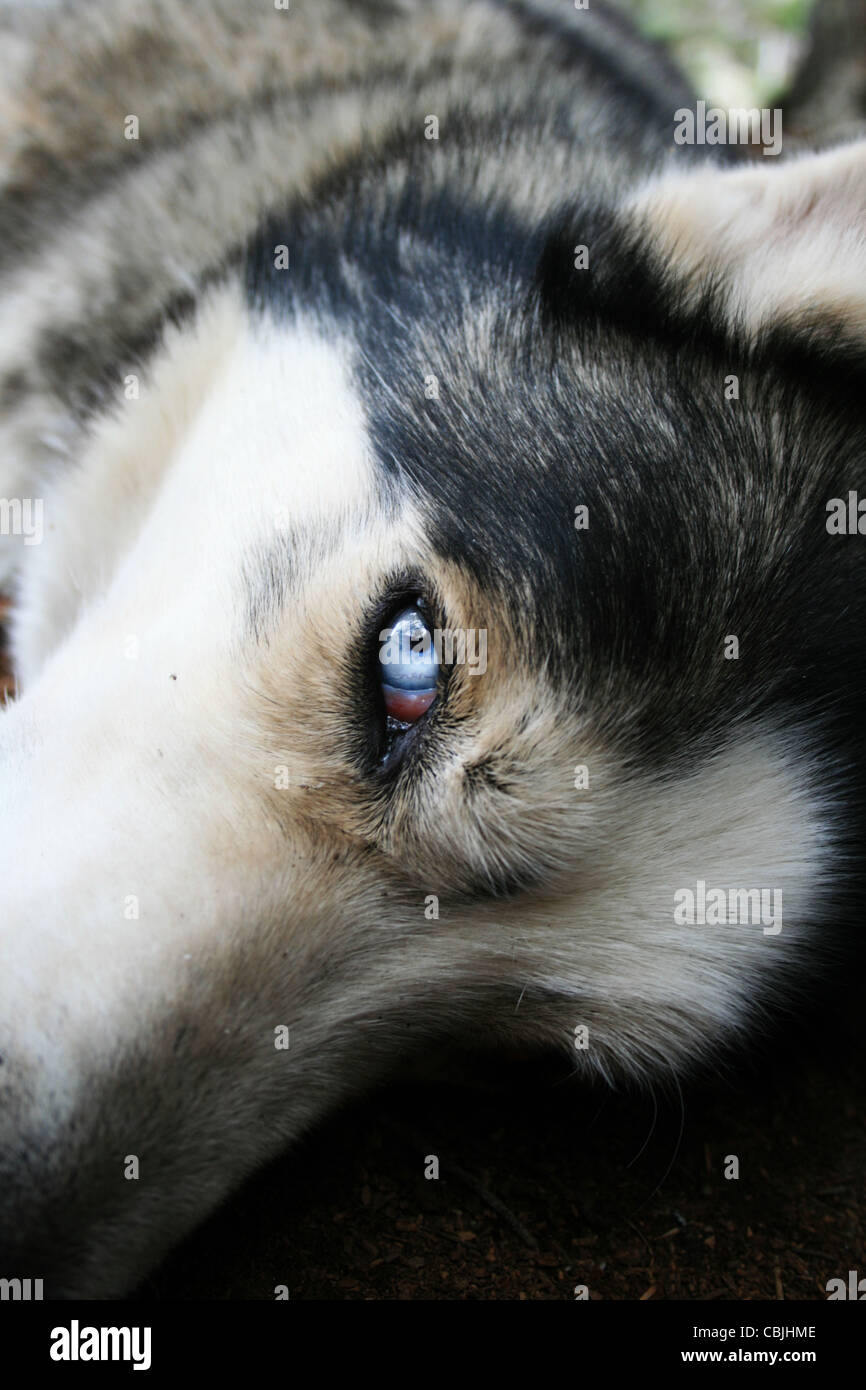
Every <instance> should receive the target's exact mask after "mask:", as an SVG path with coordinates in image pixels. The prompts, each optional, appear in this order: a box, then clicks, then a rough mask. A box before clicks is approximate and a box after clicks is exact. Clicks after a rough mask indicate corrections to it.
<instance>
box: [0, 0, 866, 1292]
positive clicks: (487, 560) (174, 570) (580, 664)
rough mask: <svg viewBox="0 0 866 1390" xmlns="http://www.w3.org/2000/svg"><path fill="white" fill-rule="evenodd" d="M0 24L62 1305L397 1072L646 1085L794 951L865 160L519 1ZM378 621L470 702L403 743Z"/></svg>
mask: <svg viewBox="0 0 866 1390" xmlns="http://www.w3.org/2000/svg"><path fill="white" fill-rule="evenodd" d="M6 22H7V23H10V22H11V23H13V27H14V28H15V37H14V42H13V45H12V48H11V50H10V51H11V52H13V53H14V55H15V62H14V63H13V64H12V71H13V77H12V80H11V81H10V83H9V88H8V90H7V93H6V102H5V105H4V108H3V120H4V126H3V128H2V132H0V138H2V141H3V143H2V145H0V178H2V188H3V196H2V200H0V231H2V233H3V250H2V255H0V269H2V274H3V280H2V290H3V296H2V300H0V403H2V411H3V414H2V419H0V497H2V498H4V499H7V500H9V499H38V500H41V501H44V512H43V515H44V535H43V536H42V537H41V540H42V543H41V544H39V545H35V544H32V545H28V544H27V543H26V542H27V540H28V539H29V540H34V539H36V537H35V536H32V535H31V536H30V537H27V536H14V535H10V536H2V537H0V564H2V565H3V566H4V569H5V574H6V577H7V580H10V581H12V580H14V585H15V600H16V602H15V616H14V626H13V654H14V658H15V663H16V669H17V675H18V682H19V698H18V699H17V700H16V702H15V703H13V704H12V705H10V706H9V707H8V708H7V709H6V711H5V712H4V713H3V715H2V719H0V777H2V783H0V785H2V833H0V883H2V895H3V897H2V919H0V929H2V940H0V950H2V997H0V1057H2V1066H0V1097H2V1111H0V1249H2V1251H3V1261H2V1266H3V1268H2V1271H0V1272H2V1273H3V1274H4V1275H6V1276H13V1275H16V1274H20V1275H22V1276H23V1275H32V1276H34V1277H43V1278H45V1279H46V1281H47V1283H48V1287H49V1288H50V1290H51V1291H52V1292H53V1293H54V1294H59V1295H64V1294H74V1293H82V1294H85V1295H89V1296H99V1295H102V1296H105V1295H109V1296H110V1295H116V1294H119V1293H122V1292H123V1291H125V1290H127V1289H129V1288H130V1287H131V1286H132V1285H133V1284H134V1282H135V1280H136V1279H137V1278H139V1277H140V1276H141V1275H142V1274H143V1273H144V1272H145V1271H146V1270H147V1268H148V1267H149V1266H151V1265H152V1264H153V1263H154V1262H155V1261H156V1260H157V1259H158V1258H159V1257H160V1255H161V1254H162V1253H163V1252H164V1251H165V1249H166V1248H167V1247H168V1245H169V1244H170V1243H171V1242H172V1241H174V1240H176V1239H178V1238H179V1237H180V1236H181V1235H182V1234H183V1233H184V1232H185V1231H187V1230H189V1229H190V1228H191V1226H192V1225H194V1224H195V1222H196V1221H198V1220H199V1219H201V1217H202V1216H203V1215H204V1214H206V1212H207V1211H208V1210H209V1209H211V1208H212V1207H213V1206H214V1205H215V1204H216V1203H217V1202H218V1201H219V1200H220V1199H221V1198H222V1197H223V1196H224V1195H225V1194H226V1193H227V1192H228V1191H230V1190H231V1188H232V1187H233V1186H234V1185H236V1184H237V1183H238V1182H239V1181H240V1180H241V1179H242V1178H243V1176H244V1175H245V1174H247V1173H249V1172H250V1171H252V1170H253V1169H254V1168H255V1167H256V1166H258V1165H259V1164H261V1163H262V1162H263V1161H264V1160H265V1159H267V1158H268V1157H270V1156H271V1155H273V1154H274V1153H276V1152H278V1151H279V1150H280V1149H281V1148H282V1147H283V1146H284V1145H285V1144H287V1143H288V1142H289V1141H291V1140H292V1139H293V1138H294V1137H295V1136H297V1135H298V1134H299V1133H300V1132H302V1131H303V1130H304V1129H306V1128H307V1127H309V1126H310V1125H311V1124H312V1123H313V1122H314V1121H315V1120H316V1119H317V1118H318V1117H319V1116H320V1115H322V1114H323V1113H325V1112H326V1110H328V1109H329V1108H331V1107H332V1106H333V1105H335V1104H336V1103H337V1102H339V1101H340V1100H341V1099H342V1098H343V1097H345V1096H347V1095H350V1094H353V1093H356V1092H357V1091H358V1090H359V1089H361V1088H363V1087H364V1086H366V1085H368V1084H370V1083H372V1082H374V1081H376V1080H377V1079H378V1078H380V1077H383V1076H385V1075H387V1074H388V1072H389V1071H390V1070H391V1069H393V1067H394V1066H395V1065H396V1064H397V1063H398V1062H401V1061H402V1060H404V1059H406V1058H411V1057H412V1056H413V1055H416V1054H417V1053H419V1052H422V1051H423V1050H424V1049H426V1048H429V1047H432V1046H436V1045H438V1044H439V1042H440V1041H441V1040H443V1039H450V1038H457V1039H459V1040H460V1041H461V1042H463V1043H469V1044H474V1043H483V1044H484V1045H485V1046H490V1045H494V1046H495V1045H496V1044H497V1043H499V1042H501V1043H502V1044H503V1045H504V1046H508V1047H512V1046H514V1045H517V1046H524V1047H538V1046H551V1045H552V1046H565V1047H566V1048H568V1049H570V1050H571V1052H572V1055H573V1056H574V1058H575V1061H576V1062H577V1063H578V1064H579V1065H580V1066H583V1067H586V1068H587V1069H591V1070H594V1071H595V1072H596V1073H601V1074H602V1075H606V1076H610V1075H615V1074H617V1073H629V1074H632V1075H637V1076H651V1075H665V1074H669V1073H672V1072H673V1073H676V1072H680V1071H682V1070H684V1069H686V1068H688V1067H689V1066H690V1065H691V1064H692V1063H694V1062H696V1061H699V1060H702V1059H705V1058H707V1057H708V1056H711V1055H713V1053H714V1051H715V1050H716V1049H717V1048H718V1047H720V1046H724V1045H726V1044H728V1043H730V1042H731V1041H732V1040H734V1039H736V1038H737V1037H739V1036H740V1035H741V1033H743V1032H744V1031H746V1030H747V1029H748V1028H750V1027H753V1026H754V1025H755V1024H758V1023H760V1021H761V1018H762V1016H763V1015H764V1014H765V1012H766V1011H767V1009H768V1007H770V1006H772V1005H774V1004H776V1003H778V1002H780V1001H781V1002H784V1001H787V1000H789V999H793V998H796V996H797V993H798V991H799V992H804V991H805V990H806V989H807V988H808V986H809V983H810V979H811V978H812V977H813V976H814V973H815V971H816V970H820V969H821V968H823V964H824V963H825V962H826V961H827V960H828V959H829V958H830V956H831V955H832V952H833V950H834V949H835V943H836V940H837V938H836V936H834V935H833V933H834V932H835V931H836V929H837V927H838V924H839V923H840V922H841V921H842V920H843V918H844V909H845V903H846V898H847V896H848V895H849V893H850V888H851V884H852V882H853V875H854V872H855V870H856V868H857V864H856V855H855V853H854V851H855V847H856V843H857V840H856V837H857V836H858V834H859V830H860V824H861V788H862V785H863V771H864V768H863V759H864V745H863V738H862V735H861V733H860V730H859V728H858V720H857V714H858V703H859V698H860V694H861V691H862V688H863V674H864V664H863V663H864V633H866V613H864V593H866V585H864V582H863V573H862V569H863V560H862V558H861V546H862V544H863V543H864V542H863V541H862V539H861V538H860V537H859V536H858V535H847V536H846V535H841V534H831V532H830V530H828V525H827V519H828V511H827V506H828V502H830V501H831V499H833V498H842V499H847V498H848V495H849V492H850V491H852V490H858V489H859V490H860V491H861V492H863V494H864V495H866V448H864V446H866V430H864V425H863V421H862V412H861V409H860V406H859V400H858V392H859V390H860V389H861V386H862V383H861V381H860V374H861V369H860V366H859V354H860V353H861V352H862V344H863V340H864V337H866V289H864V286H866V250H864V244H863V240H862V235H861V233H860V231H859V227H860V225H862V218H863V213H864V204H866V192H864V181H866V178H864V176H866V154H864V150H863V148H862V147H859V146H852V147H849V148H847V149H843V150H840V151H837V152H834V153H831V154H828V155H825V156H815V157H812V158H809V159H805V160H802V161H799V162H796V163H793V164H785V163H782V164H781V165H778V166H777V165H776V162H775V161H773V160H761V158H760V156H759V157H758V164H757V167H756V166H754V165H752V166H746V167H740V166H736V167H734V168H732V169H730V170H728V169H727V168H726V165H727V163H728V160H727V159H724V160H723V159H721V157H719V158H717V159H716V160H714V161H713V160H711V155H710V153H707V152H706V151H703V152H702V153H701V154H700V156H698V155H696V153H695V151H694V150H691V149H681V148H678V147H676V146H675V145H674V141H673V129H674V112H675V110H676V108H677V107H679V106H681V105H683V104H684V103H686V102H687V101H688V94H687V93H686V92H685V91H683V90H682V89H681V87H679V86H678V83H679V79H678V77H677V76H676V74H672V73H671V72H670V71H669V69H668V68H667V66H666V64H665V62H664V60H663V59H661V58H660V57H659V56H658V55H657V54H656V53H655V51H654V50H652V49H649V48H646V47H645V46H644V45H643V44H642V43H641V42H640V41H639V40H638V39H637V38H636V37H635V36H634V35H633V34H632V33H631V32H630V31H629V30H628V29H626V28H625V27H624V26H622V25H621V24H620V22H619V21H615V20H613V19H611V18H609V17H606V16H605V15H599V14H598V13H597V12H596V11H595V9H593V10H592V11H575V10H572V9H570V8H569V7H567V6H565V5H556V6H555V5H553V4H552V3H548V0H534V3H526V4H514V5H509V4H498V3H494V0H477V3H470V4H465V3H458V0H435V3H433V4H430V3H425V4H421V3H419V4H417V5H416V4H415V3H410V2H409V0H407V3H400V2H399V0H396V2H395V3H394V4H389V3H386V0H382V3H373V0H370V3H367V4H364V3H362V4H358V3H355V4H351V5H350V4H342V3H337V0H329V3H322V0H316V3H315V4H313V3H310V4H303V3H300V0H295V3H293V4H292V5H291V7H290V9H288V10H287V11H283V10H277V9H276V8H274V9H273V11H270V10H268V11H267V12H266V7H264V6H261V7H260V6H252V5H249V6H247V5H242V6H240V7H239V6H237V5H233V4H229V3H225V4H223V5H216V6H214V5H210V4H208V5H202V6H199V5H197V4H196V5H187V6H185V7H173V8H172V7H169V6H166V7H165V10H163V8H162V7H161V6H159V5H157V4H156V3H154V4H152V5H145V6H142V5H141V4H135V5H131V4H130V5H129V6H120V7H118V8H117V10H116V11H115V12H114V13H113V15H112V16H111V17H109V18H102V17H100V16H99V15H98V13H97V11H96V9H95V7H93V6H81V7H79V9H78V11H77V12H76V10H75V8H73V10H72V11H71V12H70V8H69V6H64V7H63V8H62V10H60V11H58V12H57V15H56V17H54V15H53V11H51V10H49V11H48V12H47V13H46V12H43V11H39V12H38V14H37V15H36V16H35V17H31V18H30V19H24V20H22V19H13V21H9V20H7V21H6ZM55 25H56V26H60V27H61V28H62V30H63V32H64V34H67V35H68V34H69V33H70V32H72V33H74V36H75V41H74V43H72V45H71V48H70V51H69V52H68V53H67V55H66V56H65V58H64V59H63V63H64V64H65V70H64V71H58V70H57V69H56V68H55V70H53V71H52V70H51V69H50V64H51V62H54V63H55V64H56V63H59V62H60V50H59V49H57V48H56V47H55V46H54V38H53V28H52V26H55ZM67 46H68V45H67ZM46 72H48V73H49V74H50V80H49V78H48V77H46ZM91 88H92V91H93V95H92V97H91V96H90V93H91ZM70 96H71V97H73V98H74V101H73V103H72V104H70V103H69V100H68V99H69V97H70ZM131 116H135V117H137V120H138V130H137V135H138V139H137V140H136V139H132V140H129V139H125V138H124V136H125V133H129V132H130V131H132V133H133V134H135V133H136V131H135V127H134V126H130V125H129V124H128V122H129V117H131ZM433 118H435V119H433ZM437 123H438V129H437ZM580 247H585V248H586V253H581V252H580V251H579V249H578V248H580ZM732 378H736V379H737V385H736V387H732V385H731V379H732ZM584 509H585V510H584ZM7 510H8V509H7ZM8 514H9V515H10V516H11V515H13V511H12V510H9V512H8ZM7 529H11V528H7ZM415 600H417V601H418V602H420V603H424V604H426V605H427V609H426V610H425V611H429V613H431V614H433V615H434V616H435V618H436V625H437V626H440V627H442V628H447V629H454V630H459V631H461V632H462V631H463V630H466V631H468V632H470V633H473V634H477V633H482V632H483V633H484V634H485V641H486V644H487V647H486V670H484V671H483V672H482V670H481V668H480V667H477V668H476V669H474V670H473V669H472V667H471V665H470V664H464V665H462V666H461V665H459V664H458V665H454V666H453V667H451V668H450V669H448V670H447V671H443V678H442V682H441V684H440V687H439V694H438V697H437V699H436V700H435V702H434V704H433V705H432V707H431V708H430V710H429V713H428V714H426V715H425V716H424V718H423V719H422V720H420V721H419V723H418V725H417V726H414V725H413V726H412V727H410V728H409V729H408V730H403V729H401V728H399V727H397V726H395V725H393V724H388V723H387V722H386V720H385V717H384V711H383V707H382V700H381V695H380V692H379V678H378V667H377V661H376V651H377V641H378V637H379V634H380V632H381V631H382V630H383V629H385V628H387V626H388V623H389V620H391V619H392V618H393V617H394V615H395V612H397V611H398V610H399V609H400V608H401V607H405V606H406V604H407V603H408V602H410V601H411V602H414V601H415ZM431 625H432V622H431ZM733 639H735V640H733ZM702 884H703V885H705V890H702V889H701V887H700V885H702ZM689 890H694V892H695V894H696V895H697V896H700V893H701V892H702V891H705V892H706V893H709V894H711V893H712V892H713V891H714V890H722V891H723V892H724V893H725V894H731V895H735V894H737V893H745V894H751V893H754V892H758V893H760V892H762V891H763V892H764V893H765V894H769V893H771V892H772V893H775V894H776V895H778V896H777V899H776V901H777V902H778V904H779V908H780V910H779V911H778V912H774V915H773V917H772V918H770V917H767V916H766V915H762V916H761V918H760V920H757V919H752V920H749V921H746V922H740V923H739V924H737V923H734V922H724V923H723V924H719V923H718V921H714V919H713V917H712V916H711V915H709V914H708V915H707V917H706V920H705V921H703V922H702V921H701V920H700V919H699V917H696V916H695V914H694V913H693V915H692V917H690V918H689V917H688V914H687V913H686V917H685V919H684V917H683V914H682V912H681V911H680V907H681V905H682V900H683V899H682V895H683V894H684V893H685V892H687V891H689ZM731 901H733V898H731ZM678 904H679V906H678ZM782 904H783V905H784V906H783V912H782V910H781V905H782ZM582 1029H585V1030H586V1032H585V1033H582V1032H581V1030H582ZM576 1030H577V1031H576ZM131 1156H135V1158H136V1159H137V1160H138V1177H137V1179H135V1180H129V1174H130V1163H129V1160H130V1158H131ZM133 1167H134V1165H133Z"/></svg>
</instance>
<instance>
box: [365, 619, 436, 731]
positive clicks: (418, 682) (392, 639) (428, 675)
mask: <svg viewBox="0 0 866 1390" xmlns="http://www.w3.org/2000/svg"><path fill="white" fill-rule="evenodd" d="M380 642H381V645H380V648H379V661H380V663H381V681H382V695H383V697H384V701H385V710H386V712H387V713H388V714H389V715H390V716H391V718H392V719H397V720H399V721H400V722H401V723H403V724H413V723H415V722H416V721H417V720H418V719H420V718H421V715H422V714H424V713H425V712H426V711H427V710H428V709H429V708H430V706H431V705H432V703H433V701H434V700H435V698H436V688H437V681H438V677H439V660H438V657H437V654H436V643H435V641H434V637H433V634H432V633H431V631H430V629H429V627H428V626H427V624H426V622H425V621H424V619H423V618H422V616H421V614H420V613H419V612H418V609H417V608H405V609H403V611H402V612H401V613H399V614H398V615H397V617H396V618H395V619H394V622H393V624H392V626H391V627H390V628H385V629H384V631H383V632H381V633H380Z"/></svg>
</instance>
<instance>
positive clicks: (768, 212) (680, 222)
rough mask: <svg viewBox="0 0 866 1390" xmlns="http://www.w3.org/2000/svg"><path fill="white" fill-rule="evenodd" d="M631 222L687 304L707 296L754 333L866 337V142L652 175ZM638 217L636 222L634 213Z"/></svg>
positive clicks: (857, 342)
mask: <svg viewBox="0 0 866 1390" xmlns="http://www.w3.org/2000/svg"><path fill="white" fill-rule="evenodd" d="M630 212H631V216H632V218H633V219H634V220H633V221H632V222H631V226H632V230H633V231H638V232H639V240H640V242H641V243H642V244H643V246H644V248H645V250H646V251H648V252H649V254H650V256H651V258H652V259H653V261H654V262H655V263H656V265H657V266H658V267H659V268H660V269H663V273H664V277H665V279H666V280H667V281H668V283H670V282H671V281H673V282H674V284H675V285H676V290H677V294H676V298H677V301H678V304H679V307H680V309H681V310H684V311H686V312H687V313H688V312H689V311H690V310H691V311H694V310H696V309H699V308H700V306H701V304H702V303H705V302H707V300H708V296H711V299H712V302H713V304H714V306H715V308H716V309H717V310H720V311H721V312H722V314H723V315H724V317H725V319H726V320H727V322H728V324H729V325H732V326H736V328H737V329H738V330H740V331H741V332H744V333H745V335H746V336H747V337H748V338H751V339H753V340H754V339H755V338H757V337H759V336H761V337H763V336H765V335H767V334H774V333H775V332H777V331H779V330H781V331H783V332H785V333H791V332H794V333H796V332H797V331H798V330H799V331H803V330H805V331H806V332H808V333H810V334H812V335H817V336H819V337H820V338H822V339H825V340H826V339H827V338H828V337H829V336H830V335H833V336H836V335H838V337H837V341H838V343H839V346H842V347H847V348H849V349H850V348H852V347H856V346H859V348H860V349H861V350H862V346H863V344H864V342H866V141H860V142H857V143H855V144H851V145H846V146H842V147H841V148H838V149H834V150H830V151H828V152H826V153H824V154H814V155H807V156H804V157H800V158H796V159H793V160H791V161H790V162H788V163H784V164H780V165H777V164H776V163H775V162H774V161H773V160H771V159H769V158H764V159H758V160H756V161H755V163H754V164H752V165H750V166H749V167H748V168H739V169H733V170H719V169H715V168H710V167H708V166H704V167H702V168H701V169H698V170H695V171H694V172H692V173H685V174H679V173H677V174H671V175H668V176H663V177H660V178H658V179H657V180H656V181H654V182H652V183H649V184H647V185H646V186H645V187H644V188H643V189H642V190H640V192H639V193H638V194H637V195H636V196H635V198H634V200H633V202H632V204H631V207H630ZM630 220H631V219H630Z"/></svg>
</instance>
